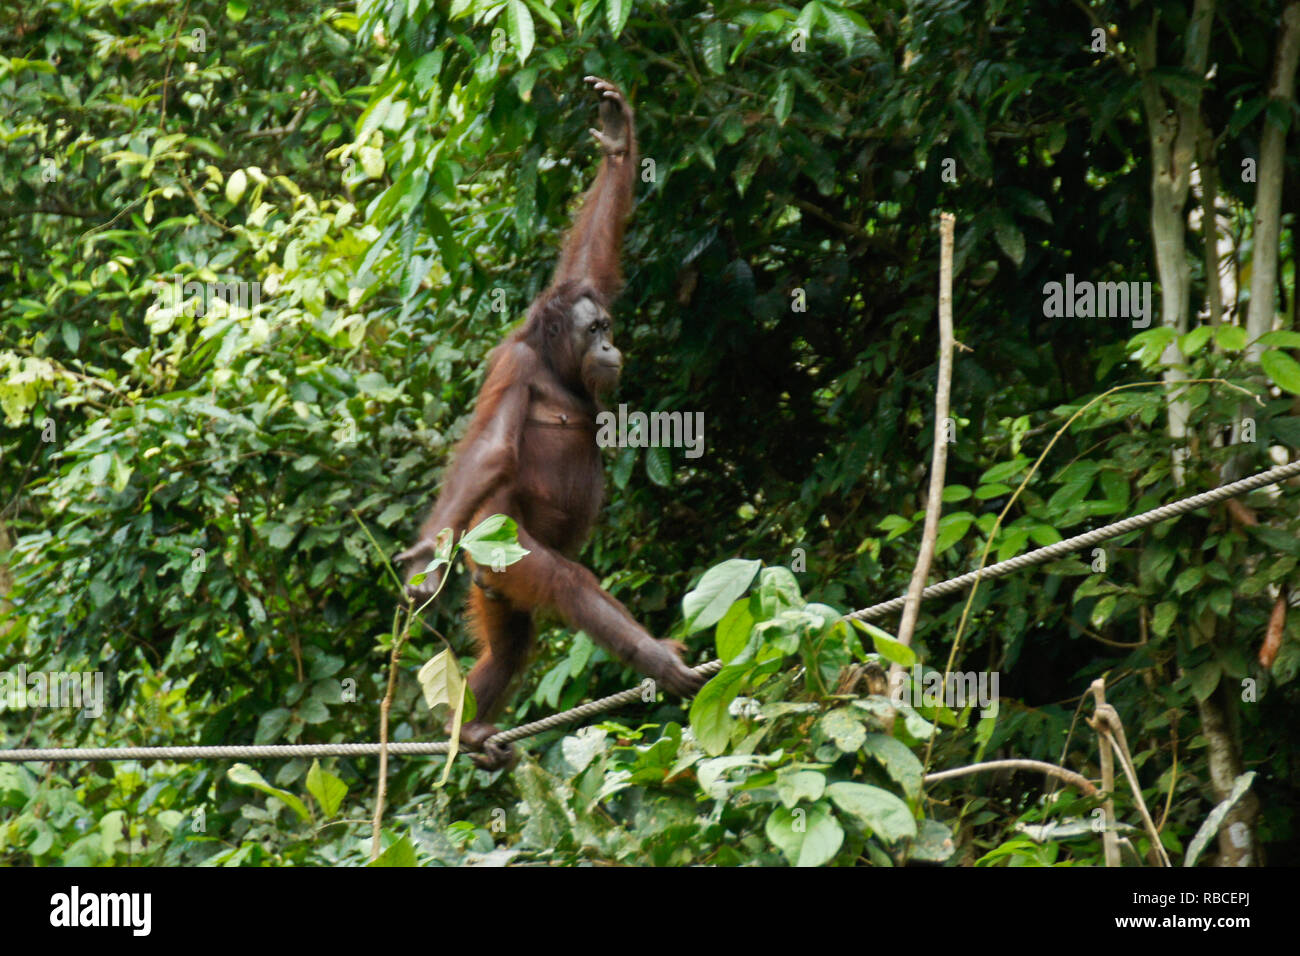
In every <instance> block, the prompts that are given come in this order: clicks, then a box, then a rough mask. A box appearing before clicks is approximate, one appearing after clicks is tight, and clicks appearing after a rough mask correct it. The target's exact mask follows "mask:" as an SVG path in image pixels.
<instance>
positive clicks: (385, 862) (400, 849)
mask: <svg viewBox="0 0 1300 956" xmlns="http://www.w3.org/2000/svg"><path fill="white" fill-rule="evenodd" d="M415 865H417V861H416V858H415V847H414V846H413V845H412V844H411V841H410V840H408V839H407V838H406V837H402V838H401V839H399V840H395V841H394V842H393V843H392V845H390V846H389V847H388V848H387V849H386V850H384V852H383V853H381V854H379V856H377V857H375V858H374V859H373V860H371V861H370V862H369V863H367V864H366V866H415Z"/></svg>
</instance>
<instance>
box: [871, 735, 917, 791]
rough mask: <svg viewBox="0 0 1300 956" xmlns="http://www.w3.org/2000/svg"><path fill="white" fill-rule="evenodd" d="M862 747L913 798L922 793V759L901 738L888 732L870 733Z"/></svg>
mask: <svg viewBox="0 0 1300 956" xmlns="http://www.w3.org/2000/svg"><path fill="white" fill-rule="evenodd" d="M862 749H863V751H864V752H866V753H869V754H871V756H872V757H874V758H875V759H876V760H877V761H879V763H880V765H881V766H882V767H884V768H885V773H887V774H889V777H890V779H891V780H893V781H894V782H895V783H897V784H898V785H899V786H900V787H902V788H903V792H904V793H905V794H907V795H908V796H909V797H911V798H913V799H915V798H916V797H919V796H920V795H921V777H922V775H923V772H924V771H923V768H922V767H921V761H920V760H918V759H917V757H916V754H914V753H912V751H910V750H909V749H908V748H907V745H906V744H904V743H903V742H902V741H901V740H898V739H896V738H894V737H890V736H889V735H888V734H868V735H867V739H866V741H865V742H864V743H863V745H862Z"/></svg>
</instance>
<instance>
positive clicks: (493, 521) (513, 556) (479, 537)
mask: <svg viewBox="0 0 1300 956" xmlns="http://www.w3.org/2000/svg"><path fill="white" fill-rule="evenodd" d="M460 547H462V548H463V549H464V550H465V552H466V553H467V554H469V556H470V557H471V558H473V559H474V561H475V562H476V563H478V564H482V565H485V566H488V567H491V568H493V569H494V570H497V571H500V570H503V569H505V568H507V567H509V566H510V565H512V564H514V563H515V562H516V561H519V560H520V559H521V558H523V557H525V556H526V555H527V554H529V551H528V549H527V548H525V547H522V546H521V545H520V544H519V526H518V525H517V524H515V519H514V518H510V517H507V516H506V515H502V514H496V515H489V516H488V517H486V518H484V519H483V520H482V521H480V522H479V523H478V524H477V525H475V526H474V527H473V528H471V529H470V530H469V531H467V532H465V536H464V537H463V538H461V539H460Z"/></svg>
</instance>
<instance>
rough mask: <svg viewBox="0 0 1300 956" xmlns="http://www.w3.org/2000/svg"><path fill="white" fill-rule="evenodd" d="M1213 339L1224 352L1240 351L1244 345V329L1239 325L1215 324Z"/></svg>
mask: <svg viewBox="0 0 1300 956" xmlns="http://www.w3.org/2000/svg"><path fill="white" fill-rule="evenodd" d="M1214 341H1215V343H1216V344H1217V345H1218V346H1219V348H1221V349H1223V350H1224V351H1226V352H1240V351H1241V350H1242V349H1244V348H1245V347H1246V330H1245V329H1243V328H1242V327H1241V326H1240V325H1220V326H1216V327H1215V329H1214Z"/></svg>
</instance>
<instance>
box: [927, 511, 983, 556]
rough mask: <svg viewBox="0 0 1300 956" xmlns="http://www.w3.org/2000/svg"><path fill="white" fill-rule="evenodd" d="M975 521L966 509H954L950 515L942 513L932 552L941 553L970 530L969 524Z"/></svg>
mask: <svg viewBox="0 0 1300 956" xmlns="http://www.w3.org/2000/svg"><path fill="white" fill-rule="evenodd" d="M974 521H975V516H974V515H973V514H971V513H970V512H968V511H954V512H953V513H952V514H950V515H944V516H943V517H942V518H940V519H939V537H938V539H937V540H936V541H935V543H934V553H935V554H936V555H939V554H943V553H944V552H945V551H947V550H948V549H949V548H951V547H952V546H953V545H955V544H956V543H957V542H958V541H960V540H961V539H962V538H963V537H965V536H966V532H967V531H968V530H970V526H971V524H973V523H974Z"/></svg>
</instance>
